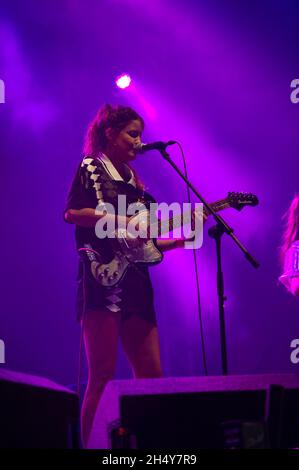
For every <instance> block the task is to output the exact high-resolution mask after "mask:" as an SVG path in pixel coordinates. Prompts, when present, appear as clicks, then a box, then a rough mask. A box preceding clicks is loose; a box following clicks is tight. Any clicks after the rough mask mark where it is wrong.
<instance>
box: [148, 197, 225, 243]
mask: <svg viewBox="0 0 299 470" xmlns="http://www.w3.org/2000/svg"><path fill="white" fill-rule="evenodd" d="M210 206H211V207H212V209H213V210H214V211H215V212H220V211H222V210H223V209H226V208H227V207H230V204H229V202H228V200H227V198H226V199H220V200H219V201H216V202H213V203H212V204H210ZM203 213H204V214H205V215H209V214H210V211H209V210H207V209H206V208H205V207H203ZM190 220H191V212H190V211H188V212H186V211H185V212H183V213H182V214H180V215H177V216H175V217H172V218H171V219H167V220H162V221H161V220H159V221H158V222H157V223H156V225H158V234H159V236H161V235H163V234H165V233H168V232H172V231H173V230H174V229H175V228H177V227H181V226H182V225H184V224H186V223H187V222H189V223H190ZM154 225H155V224H154ZM154 228H156V227H154Z"/></svg>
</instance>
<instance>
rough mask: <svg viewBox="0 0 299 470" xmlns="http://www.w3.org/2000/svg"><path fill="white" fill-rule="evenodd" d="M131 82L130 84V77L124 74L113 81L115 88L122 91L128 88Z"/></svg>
mask: <svg viewBox="0 0 299 470" xmlns="http://www.w3.org/2000/svg"><path fill="white" fill-rule="evenodd" d="M131 82H132V79H131V77H130V75H128V74H126V73H123V74H121V75H120V76H119V77H117V79H116V80H115V83H116V86H118V88H121V89H122V90H124V89H125V88H128V87H129V86H130V84H131Z"/></svg>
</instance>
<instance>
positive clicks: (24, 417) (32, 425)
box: [0, 369, 79, 449]
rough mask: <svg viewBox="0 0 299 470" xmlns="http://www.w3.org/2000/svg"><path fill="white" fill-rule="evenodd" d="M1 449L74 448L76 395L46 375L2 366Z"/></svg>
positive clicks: (77, 411) (77, 406)
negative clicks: (34, 374) (14, 370)
mask: <svg viewBox="0 0 299 470" xmlns="http://www.w3.org/2000/svg"><path fill="white" fill-rule="evenodd" d="M0 416H1V426H0V448H2V449H4V448H10V449H11V448H14V449H19V448H22V449H24V448H34V449H37V448H44V449H45V448H51V449H52V448H74V447H78V446H79V439H78V433H77V427H78V418H79V403H78V397H77V395H76V394H75V393H74V392H72V391H70V390H69V389H67V388H65V387H63V386H61V385H58V384H56V383H54V382H52V381H50V380H48V379H46V378H43V377H36V376H32V375H27V374H21V373H19V372H13V371H10V370H7V369H0Z"/></svg>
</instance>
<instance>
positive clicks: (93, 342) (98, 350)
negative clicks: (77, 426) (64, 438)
mask: <svg viewBox="0 0 299 470" xmlns="http://www.w3.org/2000/svg"><path fill="white" fill-rule="evenodd" d="M82 324H83V328H84V344H85V351H86V356H87V363H88V383H87V388H86V392H85V395H84V400H83V404H82V409H81V430H82V441H83V445H84V446H86V445H87V443H88V439H89V435H90V431H91V428H92V423H93V419H94V416H95V413H96V410H97V406H98V403H99V400H100V397H101V395H102V393H103V390H104V388H105V385H106V384H107V382H108V381H109V380H112V379H113V376H114V372H115V366H116V358H117V342H118V337H119V326H120V316H119V315H118V314H117V313H113V312H109V311H107V310H103V311H88V312H86V314H85V319H84V323H83V322H82Z"/></svg>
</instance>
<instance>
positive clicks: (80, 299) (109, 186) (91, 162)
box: [64, 153, 156, 324]
mask: <svg viewBox="0 0 299 470" xmlns="http://www.w3.org/2000/svg"><path fill="white" fill-rule="evenodd" d="M128 170H129V173H130V179H129V180H128V181H124V179H123V178H122V177H121V176H120V174H119V172H118V171H117V170H116V168H115V166H114V165H113V164H112V162H111V160H109V158H108V157H107V156H106V155H104V154H102V153H101V154H100V155H99V156H98V157H97V158H94V157H90V156H85V157H84V158H83V160H82V162H81V163H80V165H79V167H78V169H77V171H76V174H75V177H74V180H73V182H72V185H71V188H70V191H69V194H68V197H67V203H66V207H65V210H64V213H65V212H66V211H67V210H68V209H83V208H93V209H95V208H96V207H99V206H103V207H104V205H105V203H110V204H112V205H113V206H114V207H115V209H117V202H118V195H121V194H122V195H126V201H127V206H128V205H129V204H131V203H133V202H137V201H138V200H141V199H142V201H143V202H144V203H145V205H147V204H148V203H150V202H154V199H153V198H152V197H151V196H150V195H149V194H148V193H146V192H144V191H141V190H139V189H138V188H137V187H136V182H135V178H134V175H133V173H132V171H131V170H130V168H129V167H128ZM75 237H76V246H77V249H78V250H79V249H80V248H89V249H91V250H94V251H96V252H97V253H99V254H100V255H101V258H102V260H103V262H104V263H109V262H110V261H111V259H112V258H113V257H114V253H113V250H112V248H111V245H110V242H109V239H107V238H104V239H100V238H98V237H97V236H96V233H95V228H94V227H91V228H86V227H81V226H79V225H76V229H75ZM81 253H82V252H81ZM94 256H95V255H93V253H92V252H91V251H90V252H88V251H86V252H84V253H83V255H82V254H81V255H80V257H79V267H78V276H77V282H78V289H77V302H76V310H77V318H78V319H80V318H81V317H82V314H83V312H85V311H86V312H87V311H88V310H103V309H107V310H109V311H110V312H114V313H115V314H116V315H121V316H122V318H127V317H128V316H130V315H132V314H136V315H140V316H142V317H144V318H146V319H147V320H148V321H150V322H152V323H153V324H156V314H155V309H154V295H153V288H152V284H151V280H150V277H149V272H148V268H147V267H142V266H138V268H137V267H135V268H129V271H128V272H127V274H126V275H125V277H124V279H123V280H122V281H121V283H120V284H119V285H118V286H117V287H114V288H105V287H102V286H101V285H100V284H99V283H98V282H97V281H96V279H95V278H94V276H93V275H92V272H91V263H92V261H93V260H94Z"/></svg>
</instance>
